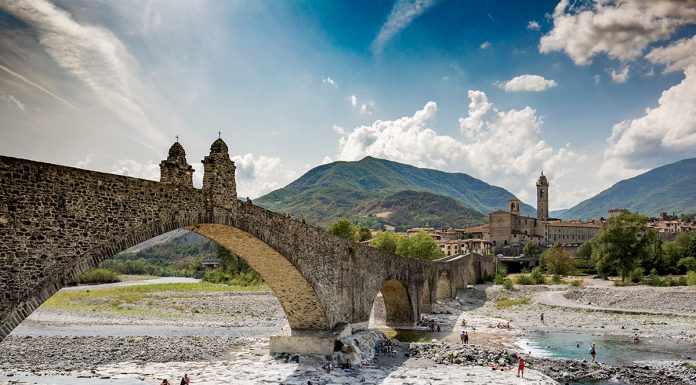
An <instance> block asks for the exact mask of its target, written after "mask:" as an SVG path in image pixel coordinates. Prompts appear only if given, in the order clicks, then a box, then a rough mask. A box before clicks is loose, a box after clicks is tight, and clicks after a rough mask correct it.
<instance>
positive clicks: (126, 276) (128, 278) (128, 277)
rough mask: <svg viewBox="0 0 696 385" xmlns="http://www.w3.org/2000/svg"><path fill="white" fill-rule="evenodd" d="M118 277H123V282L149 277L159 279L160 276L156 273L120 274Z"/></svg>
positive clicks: (142, 279) (143, 279)
mask: <svg viewBox="0 0 696 385" xmlns="http://www.w3.org/2000/svg"><path fill="white" fill-rule="evenodd" d="M118 278H120V279H121V282H133V281H145V280H148V279H157V278H160V277H158V276H155V275H135V274H119V275H118Z"/></svg>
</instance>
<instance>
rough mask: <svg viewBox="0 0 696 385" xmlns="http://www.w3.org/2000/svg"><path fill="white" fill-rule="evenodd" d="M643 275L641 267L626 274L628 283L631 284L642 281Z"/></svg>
mask: <svg viewBox="0 0 696 385" xmlns="http://www.w3.org/2000/svg"><path fill="white" fill-rule="evenodd" d="M644 275H645V269H643V268H642V267H636V268H635V269H633V270H631V271H630V272H629V273H628V277H627V278H628V279H629V281H631V282H633V283H639V282H640V281H642V280H643V276H644Z"/></svg>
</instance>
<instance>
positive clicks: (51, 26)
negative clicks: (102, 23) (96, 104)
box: [0, 0, 167, 148]
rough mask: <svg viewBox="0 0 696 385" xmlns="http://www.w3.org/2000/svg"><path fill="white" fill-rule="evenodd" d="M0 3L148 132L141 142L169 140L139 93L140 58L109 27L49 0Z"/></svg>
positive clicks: (49, 50)
mask: <svg viewBox="0 0 696 385" xmlns="http://www.w3.org/2000/svg"><path fill="white" fill-rule="evenodd" d="M0 8H3V9H5V10H6V11H7V12H9V13H10V14H12V15H13V16H15V17H17V18H19V19H21V20H22V21H23V22H25V23H27V24H29V25H31V26H32V27H34V28H35V30H36V31H37V33H38V39H39V42H40V43H41V44H42V45H43V47H44V48H45V49H46V52H47V53H48V54H49V55H50V56H51V58H52V59H53V60H54V61H55V62H56V63H57V64H58V65H59V66H60V67H61V68H63V69H64V70H66V71H67V72H68V73H70V74H71V75H72V76H74V77H75V78H77V79H78V80H80V81H81V82H82V83H83V84H84V85H85V86H86V87H87V88H89V89H90V90H91V91H92V92H93V93H94V94H95V95H96V96H97V98H99V100H100V101H101V102H102V103H103V104H104V106H106V107H108V108H110V109H111V110H112V111H114V112H116V113H117V114H118V116H119V117H120V118H121V119H122V120H123V121H125V122H127V123H128V124H130V125H131V126H133V127H137V128H138V129H139V130H140V132H142V133H144V135H145V138H146V139H147V143H143V144H145V145H148V146H149V147H151V148H152V146H153V145H163V144H165V143H167V140H166V138H165V136H164V135H162V133H161V132H160V131H159V130H158V129H156V128H155V126H154V125H153V124H152V123H151V122H150V119H149V118H148V116H147V114H146V113H145V112H144V110H143V109H142V107H141V104H140V102H141V101H140V100H139V99H138V97H137V95H138V94H139V93H140V92H141V87H142V86H141V84H140V83H139V81H138V77H137V76H136V67H137V63H136V61H135V59H134V58H133V57H132V56H131V55H130V54H129V52H128V50H127V49H126V46H125V45H124V44H123V43H122V42H121V41H120V40H119V39H118V38H117V37H116V36H115V35H114V34H113V33H112V32H111V31H109V30H107V29H105V28H102V27H99V26H95V25H87V24H80V23H78V22H77V21H75V20H74V19H73V18H72V16H71V15H70V14H69V13H68V12H66V11H64V10H61V9H59V8H58V7H56V6H55V5H53V4H51V3H49V2H48V1H46V0H25V1H10V2H2V3H0ZM52 96H54V97H56V96H55V95H52ZM59 99H60V98H59ZM61 100H62V99H61ZM64 103H67V102H65V101H64ZM68 105H69V103H68Z"/></svg>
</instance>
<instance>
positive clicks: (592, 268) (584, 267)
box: [575, 243, 597, 275]
mask: <svg viewBox="0 0 696 385" xmlns="http://www.w3.org/2000/svg"><path fill="white" fill-rule="evenodd" d="M586 244H587V243H583V245H586ZM575 273H576V274H582V275H594V274H597V266H596V265H595V264H594V262H592V260H591V259H589V258H575Z"/></svg>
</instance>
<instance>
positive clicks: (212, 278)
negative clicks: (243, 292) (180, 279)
mask: <svg viewBox="0 0 696 385" xmlns="http://www.w3.org/2000/svg"><path fill="white" fill-rule="evenodd" d="M203 281H205V282H211V283H222V284H226V285H231V286H242V287H246V286H258V285H262V284H263V283H264V281H263V278H261V274H259V273H257V272H256V271H254V270H249V271H242V272H240V273H226V272H224V271H223V270H222V269H220V268H218V269H213V270H209V271H207V272H206V273H205V275H204V276H203Z"/></svg>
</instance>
